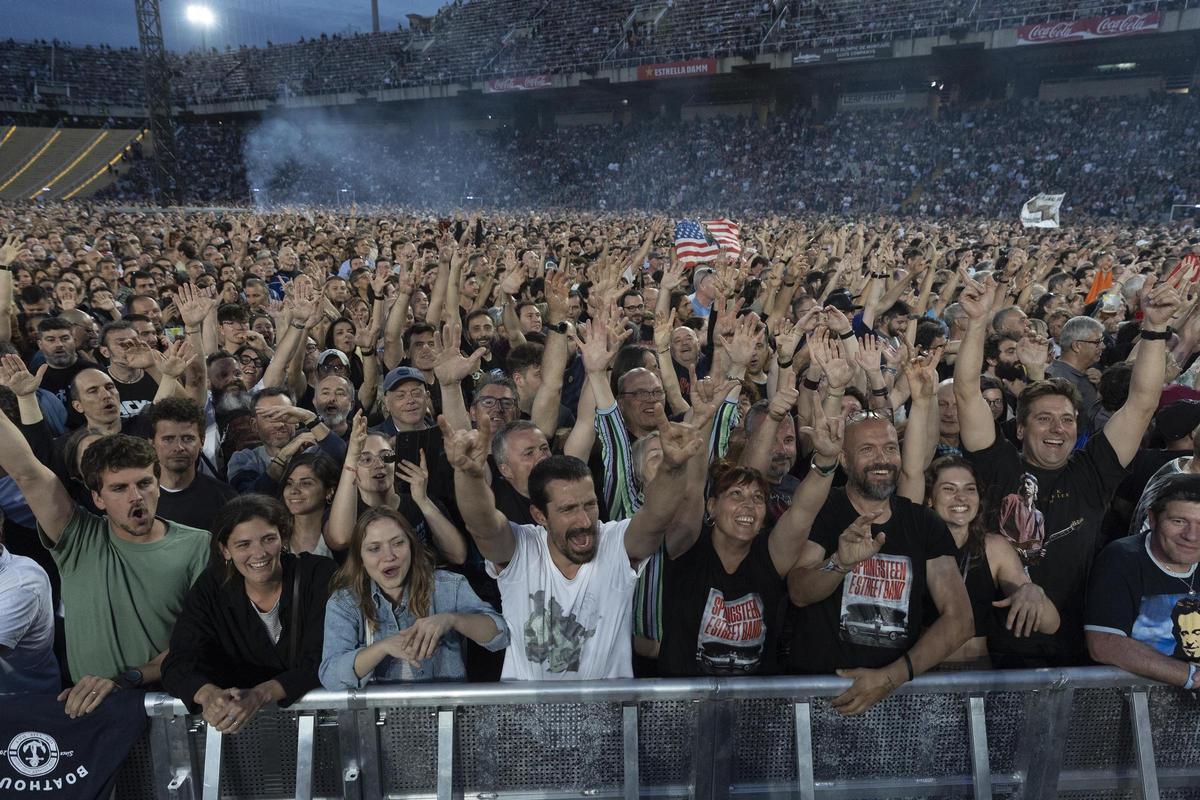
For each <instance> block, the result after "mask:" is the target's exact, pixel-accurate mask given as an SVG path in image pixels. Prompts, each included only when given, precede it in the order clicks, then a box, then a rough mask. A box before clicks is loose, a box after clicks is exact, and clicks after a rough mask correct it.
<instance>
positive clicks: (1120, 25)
mask: <svg viewBox="0 0 1200 800" xmlns="http://www.w3.org/2000/svg"><path fill="white" fill-rule="evenodd" d="M1161 25H1162V14H1161V13H1159V12H1157V11H1148V12H1146V13H1145V14H1126V15H1125V16H1121V17H1088V18H1087V19H1077V20H1060V21H1058V22H1039V23H1037V24H1036V25H1022V26H1021V27H1019V28H1017V44H1019V45H1020V44H1047V43H1050V42H1082V41H1086V40H1088V39H1110V38H1112V37H1114V36H1133V35H1134V34H1138V33H1150V32H1152V31H1156V30H1158V29H1159V27H1160V26H1161Z"/></svg>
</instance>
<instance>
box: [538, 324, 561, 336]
mask: <svg viewBox="0 0 1200 800" xmlns="http://www.w3.org/2000/svg"><path fill="white" fill-rule="evenodd" d="M542 327H543V328H545V329H546V330H548V331H554V332H555V333H561V334H563V335H564V336H566V334H567V323H566V322H554V323H552V322H547V323H544V324H543V325H542Z"/></svg>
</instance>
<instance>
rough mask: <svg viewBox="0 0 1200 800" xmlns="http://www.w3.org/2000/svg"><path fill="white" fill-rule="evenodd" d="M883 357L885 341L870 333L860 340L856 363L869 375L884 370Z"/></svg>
mask: <svg viewBox="0 0 1200 800" xmlns="http://www.w3.org/2000/svg"><path fill="white" fill-rule="evenodd" d="M883 355H884V343H883V340H882V339H880V338H879V337H878V336H875V335H873V334H870V333H868V334H867V335H866V336H863V337H860V338H859V340H858V352H856V353H855V354H854V363H856V364H858V366H860V367H862V370H863V372H866V373H868V374H870V373H875V372H879V371H880V370H882V369H883Z"/></svg>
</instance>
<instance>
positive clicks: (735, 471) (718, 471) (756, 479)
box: [708, 460, 771, 499]
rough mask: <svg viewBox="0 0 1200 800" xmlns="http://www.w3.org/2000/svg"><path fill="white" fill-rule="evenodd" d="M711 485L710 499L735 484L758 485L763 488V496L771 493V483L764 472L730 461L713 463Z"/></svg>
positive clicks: (710, 476)
mask: <svg viewBox="0 0 1200 800" xmlns="http://www.w3.org/2000/svg"><path fill="white" fill-rule="evenodd" d="M709 478H710V480H711V482H712V483H711V486H710V488H709V492H708V496H709V499H715V498H717V497H720V496H721V495H722V494H724V493H725V492H727V491H729V490H730V489H732V488H733V487H735V486H757V487H758V488H759V489H761V490H762V493H763V497H769V496H770V494H771V485H770V484H769V483H767V479H766V478H764V477H763V474H762V473H761V472H759V471H758V470H756V469H754V468H753V467H743V466H740V465H738V464H735V463H733V462H730V461H724V460H722V461H718V462H716V463H715V464H713V465H712V468H711V470H710V472H709Z"/></svg>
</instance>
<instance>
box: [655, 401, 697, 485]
mask: <svg viewBox="0 0 1200 800" xmlns="http://www.w3.org/2000/svg"><path fill="white" fill-rule="evenodd" d="M658 438H659V444H661V445H662V454H663V460H662V465H663V466H664V467H666V468H667V469H670V470H676V469H682V468H683V467H684V466H685V465H686V464H687V462H688V461H689V460H691V458H692V456H695V455H696V454H697V453H699V452H700V451H701V450H703V449H704V437H702V436H701V435H700V431H699V429H698V428H697V427H696V426H695V425H689V424H686V423H682V422H671V421H670V420H668V419H667V414H666V412H665V411H664V410H663V408H662V406H659V407H658Z"/></svg>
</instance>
